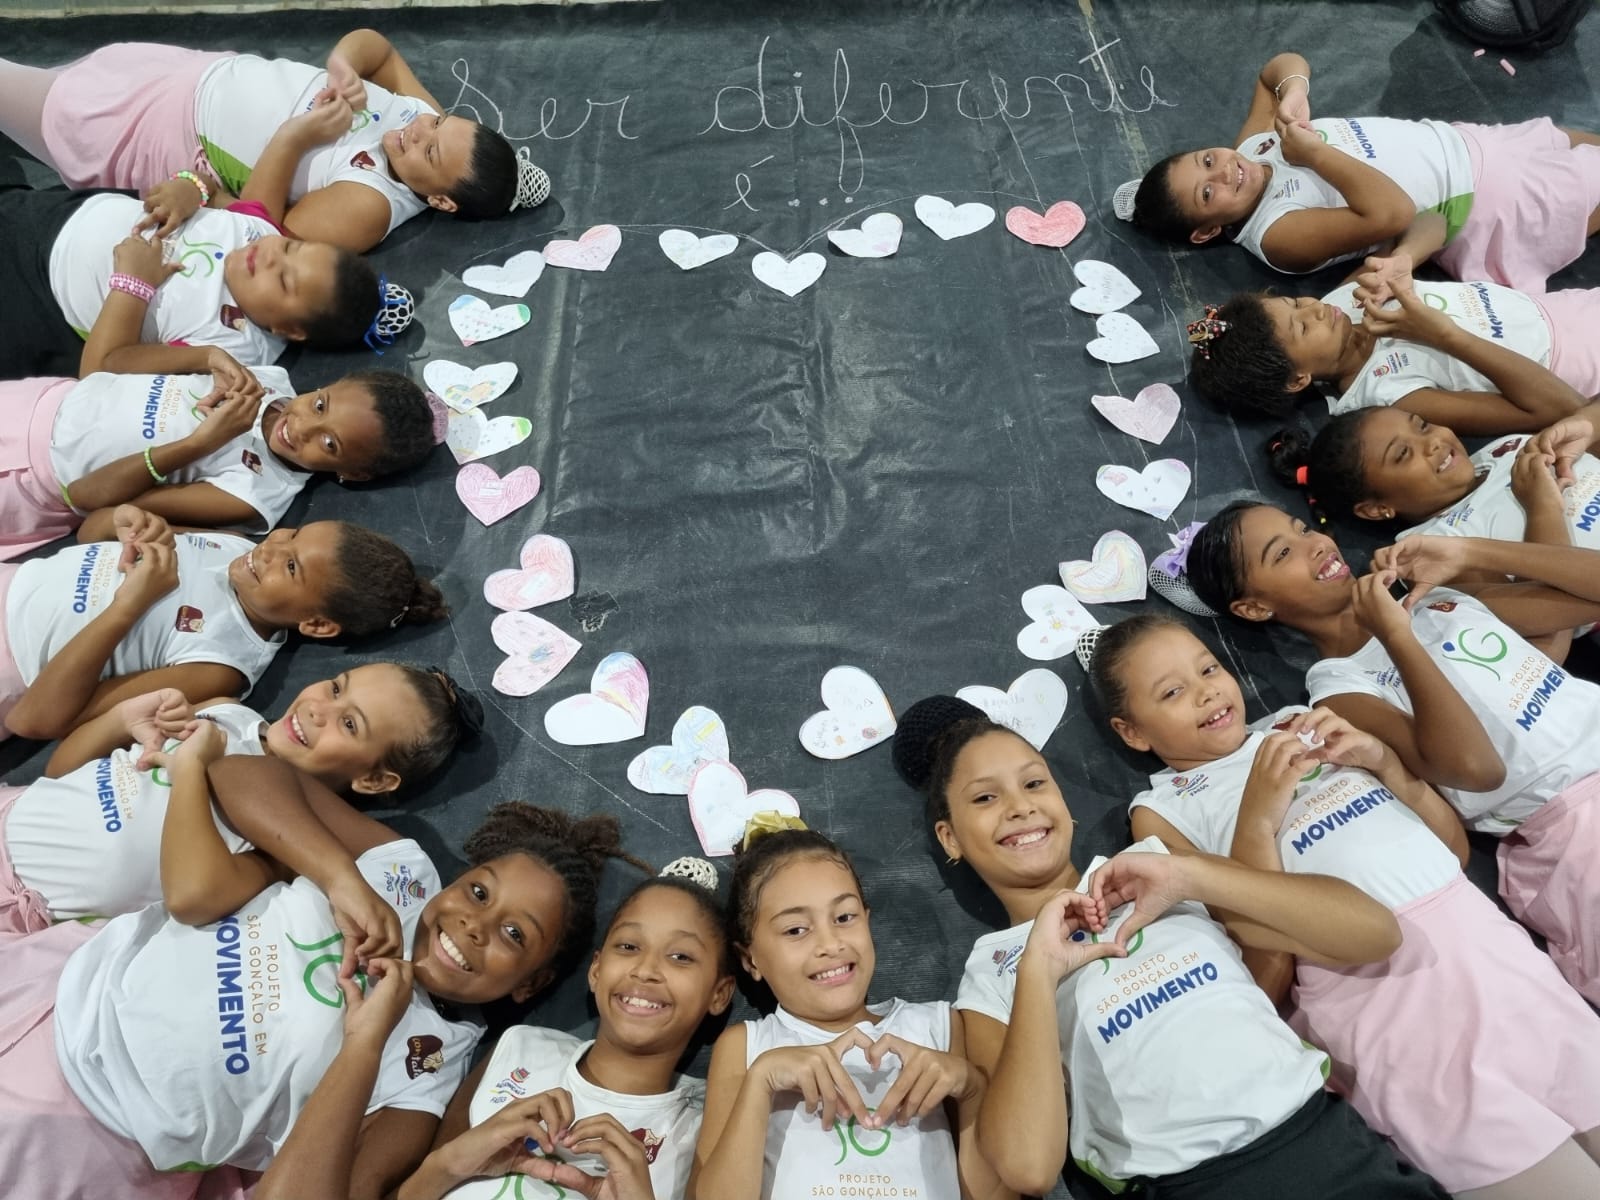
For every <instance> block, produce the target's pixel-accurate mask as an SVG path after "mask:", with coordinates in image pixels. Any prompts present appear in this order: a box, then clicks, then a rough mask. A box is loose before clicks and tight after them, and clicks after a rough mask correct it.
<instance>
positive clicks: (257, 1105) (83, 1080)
mask: <svg viewBox="0 0 1600 1200" xmlns="http://www.w3.org/2000/svg"><path fill="white" fill-rule="evenodd" d="M356 867H357V869H358V870H359V871H360V872H361V874H362V876H363V877H364V878H365V879H366V880H367V882H368V883H370V884H371V885H372V886H373V888H374V889H375V890H376V891H377V892H378V893H379V894H380V895H382V896H383V897H384V898H385V899H386V900H388V901H389V902H390V903H391V904H393V905H394V906H395V908H396V910H397V911H398V912H399V914H400V922H401V925H402V927H403V929H404V931H405V946H406V952H407V953H408V954H409V953H410V952H411V945H412V940H413V938H414V937H415V935H416V929H417V921H418V918H419V917H420V916H421V914H422V909H423V906H424V905H425V904H426V902H427V898H428V897H429V896H431V895H433V894H434V893H435V892H437V891H438V889H439V886H440V883H439V876H438V873H437V872H435V870H434V868H433V864H432V863H431V862H430V861H429V860H428V856H427V855H426V854H424V853H423V852H422V848H421V847H419V846H418V845H417V844H416V843H415V842H413V841H410V840H409V839H408V840H403V841H397V842H389V843H387V844H386V845H383V846H378V847H376V848H374V849H372V850H369V851H367V853H366V854H364V855H362V856H361V857H360V858H359V859H358V860H356ZM340 941H341V935H340V934H339V931H338V929H337V928H336V927H335V926H334V923H333V915H332V911H331V910H330V909H329V907H328V899H327V897H326V896H324V895H323V894H322V892H320V891H319V890H318V889H317V887H316V885H315V884H313V883H312V882H311V881H310V880H309V879H307V878H305V877H304V876H301V877H300V878H298V879H296V880H295V881H294V882H293V883H275V884H273V885H272V886H270V887H268V888H267V889H266V890H265V891H263V892H262V893H261V894H260V895H258V896H256V897H255V898H254V899H252V900H251V901H250V902H249V903H248V904H246V905H245V906H244V907H242V908H241V909H240V910H239V911H238V912H237V913H235V914H234V915H233V916H230V917H226V918H224V919H223V920H221V921H216V922H213V923H212V924H210V925H200V926H191V925H184V924H181V923H180V922H178V921H174V920H172V919H171V918H170V917H168V916H167V914H166V912H165V910H164V909H162V908H161V906H160V905H152V906H150V907H149V908H146V909H143V910H141V911H139V912H136V913H129V914H128V915H126V916H121V917H116V918H114V919H113V920H111V921H109V922H107V923H106V926H105V928H104V929H102V930H101V931H100V932H99V933H97V934H95V936H94V937H93V938H91V939H90V940H89V941H87V942H85V943H84V944H83V945H82V946H81V947H79V948H78V949H77V950H76V951H75V952H74V953H73V955H72V957H71V958H70V959H68V960H67V965H66V969H65V970H64V971H63V972H62V974H61V982H60V984H59V986H58V989H57V992H56V1011H55V1036H56V1058H57V1060H58V1061H59V1062H60V1064H61V1071H62V1074H63V1075H64V1076H65V1077H66V1080H67V1083H68V1084H69V1085H70V1086H71V1088H72V1090H73V1092H74V1094H75V1095H76V1096H77V1097H78V1099H79V1100H81V1101H82V1102H83V1105H84V1107H85V1108H87V1109H88V1110H89V1111H90V1112H91V1113H92V1114H93V1115H94V1117H95V1119H96V1120H98V1121H99V1122H100V1123H101V1124H102V1125H104V1126H105V1127H106V1128H107V1129H109V1130H111V1131H112V1132H113V1133H117V1134H119V1135H121V1136H122V1137H126V1138H131V1139H132V1140H134V1141H136V1142H138V1143H139V1145H140V1146H141V1147H142V1148H143V1149H144V1152H145V1154H146V1155H148V1156H149V1159H150V1161H151V1163H153V1164H154V1165H155V1167H156V1169H157V1170H162V1171H168V1170H173V1169H176V1168H180V1167H191V1168H192V1167H194V1166H217V1165H220V1164H222V1163H232V1164H233V1165H235V1166H239V1167H244V1168H246V1169H248V1170H253V1171H260V1170H264V1169H265V1168H266V1167H267V1165H268V1164H269V1163H270V1162H271V1161H272V1156H273V1155H274V1154H275V1153H276V1152H277V1151H278V1149H279V1147H281V1146H282V1145H283V1141H284V1139H285V1138H286V1137H288V1135H289V1129H290V1127H291V1126H293V1124H294V1121H295V1118H296V1117H297V1116H298V1115H299V1113H300V1110H301V1109H302V1108H304V1107H305V1103H306V1100H307V1098H309V1097H310V1095H311V1092H312V1089H314V1088H315V1087H316V1085H317V1083H318V1081H319V1080H320V1079H321V1078H322V1075H323V1073H324V1072H325V1071H326V1070H327V1069H328V1065H329V1064H330V1063H331V1062H332V1061H333V1058H334V1055H335V1054H336V1053H338V1050H339V1046H340V1043H341V1041H342V1039H343V1033H342V1022H343V1013H342V1012H341V1009H342V1007H343V1004H344V997H343V995H342V994H341V993H340V991H339V988H338V984H337V978H336V977H337V975H338V971H339V955H340V946H339V943H340ZM481 1033H482V1029H481V1027H480V1026H479V1025H478V1024H477V1023H476V1022H474V1021H447V1020H445V1018H444V1017H443V1016H441V1015H440V1014H439V1012H438V1010H437V1009H436V1008H434V1006H433V1002H432V1001H431V1000H430V999H429V998H428V995H427V993H426V992H423V991H422V990H421V989H420V988H419V989H417V990H416V991H415V992H413V994H412V997H411V1005H410V1007H409V1008H408V1009H407V1010H406V1012H405V1014H404V1015H403V1016H402V1017H401V1018H400V1023H399V1024H398V1025H396V1026H395V1030H394V1033H392V1034H391V1035H390V1037H389V1041H388V1042H387V1043H386V1044H385V1046H384V1048H383V1059H382V1062H381V1063H380V1065H379V1068H378V1081H377V1084H376V1086H375V1087H374V1088H373V1091H372V1099H371V1102H370V1103H369V1104H368V1106H367V1111H368V1112H369V1113H370V1112H374V1111H376V1110H378V1109H380V1108H405V1109H413V1110H416V1111H419V1112H428V1113H432V1114H433V1115H435V1116H442V1115H443V1113H444V1110H445V1106H446V1105H447V1104H448V1103H449V1101H450V1097H451V1095H452V1094H453V1093H454V1092H455V1089H456V1087H457V1085H458V1084H459V1083H460V1082H461V1080H462V1079H463V1078H465V1076H466V1073H467V1067H468V1066H469V1064H470V1062H471V1059H472V1049H473V1046H474V1045H475V1044H476V1043H477V1040H478V1037H479V1036H480V1035H481Z"/></svg>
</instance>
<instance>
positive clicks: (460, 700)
mask: <svg viewBox="0 0 1600 1200" xmlns="http://www.w3.org/2000/svg"><path fill="white" fill-rule="evenodd" d="M404 615H405V614H404V613H401V616H404ZM427 671H428V674H429V675H432V676H433V677H434V678H435V679H437V680H438V681H439V683H440V684H441V685H442V686H443V687H444V694H445V699H447V700H448V701H450V707H451V709H453V710H454V712H455V714H456V720H457V721H458V722H459V723H460V725H461V728H462V730H463V731H464V732H466V733H468V734H470V735H471V736H472V737H477V736H478V735H479V734H480V733H482V732H483V705H482V704H481V703H479V701H478V698H477V697H476V696H474V695H473V694H472V693H471V692H469V691H466V690H465V689H464V688H462V686H461V685H460V684H459V683H457V682H456V681H455V679H454V678H452V677H451V675H450V672H448V671H446V670H444V669H443V668H442V667H428V668H427Z"/></svg>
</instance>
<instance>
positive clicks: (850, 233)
mask: <svg viewBox="0 0 1600 1200" xmlns="http://www.w3.org/2000/svg"><path fill="white" fill-rule="evenodd" d="M904 231H905V222H904V221H902V220H901V219H900V218H899V217H897V216H895V215H894V214H893V213H892V212H877V213H873V214H872V215H871V216H870V217H868V218H867V219H866V220H865V221H863V222H861V228H859V229H835V230H833V231H832V232H831V233H829V234H828V240H829V241H830V242H832V243H833V244H834V245H835V246H837V247H838V248H839V249H840V250H842V251H843V252H844V253H846V254H848V255H849V256H850V257H851V258H888V257H889V256H890V255H891V254H893V253H894V252H895V251H896V250H898V249H900V235H901V234H902V233H903V232H904Z"/></svg>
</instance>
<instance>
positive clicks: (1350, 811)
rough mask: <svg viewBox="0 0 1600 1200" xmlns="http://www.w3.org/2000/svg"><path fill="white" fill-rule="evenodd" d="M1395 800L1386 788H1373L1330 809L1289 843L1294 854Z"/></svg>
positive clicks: (1300, 852) (1305, 849) (1303, 851)
mask: <svg viewBox="0 0 1600 1200" xmlns="http://www.w3.org/2000/svg"><path fill="white" fill-rule="evenodd" d="M1394 798H1395V794H1394V793H1393V792H1391V791H1390V790H1389V789H1388V788H1386V787H1382V786H1379V787H1375V788H1373V789H1372V790H1371V791H1368V792H1364V793H1363V794H1362V795H1359V796H1357V797H1356V798H1355V799H1354V800H1351V801H1350V803H1348V804H1343V805H1340V806H1339V807H1338V808H1335V809H1331V810H1329V811H1328V812H1326V813H1324V814H1323V815H1321V816H1319V817H1317V818H1316V819H1315V820H1313V821H1311V822H1310V823H1309V824H1307V825H1306V826H1305V827H1304V828H1303V829H1302V830H1301V831H1300V832H1299V833H1298V834H1297V835H1296V836H1295V837H1294V838H1293V839H1292V840H1291V841H1290V843H1289V844H1290V845H1291V846H1292V847H1293V848H1294V852H1295V853H1296V854H1297V855H1299V854H1304V853H1305V852H1306V851H1307V850H1309V849H1311V847H1312V846H1313V845H1315V844H1316V843H1317V842H1320V841H1321V840H1322V839H1323V838H1325V837H1327V836H1328V834H1330V833H1332V832H1333V831H1334V830H1336V829H1341V828H1343V827H1344V826H1345V825H1347V824H1348V823H1349V822H1351V821H1354V820H1355V819H1356V818H1357V817H1364V816H1366V814H1367V813H1369V812H1371V811H1372V810H1373V809H1375V808H1380V807H1382V806H1383V805H1385V804H1387V803H1389V801H1391V800H1393V799H1394Z"/></svg>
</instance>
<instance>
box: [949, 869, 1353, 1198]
mask: <svg viewBox="0 0 1600 1200" xmlns="http://www.w3.org/2000/svg"><path fill="white" fill-rule="evenodd" d="M1130 849H1131V850H1134V851H1143V852H1149V853H1156V854H1165V853H1166V848H1165V847H1164V846H1163V845H1162V844H1161V842H1160V841H1159V840H1158V839H1156V838H1145V839H1144V841H1142V842H1136V843H1135V844H1134V845H1133V846H1132V847H1130ZM1125 853H1126V851H1125ZM1105 861H1106V859H1104V858H1096V859H1095V860H1094V861H1093V862H1092V863H1090V864H1089V870H1088V871H1087V872H1086V873H1085V874H1084V877H1083V881H1082V882H1081V883H1080V884H1079V888H1078V890H1079V891H1083V890H1086V888H1087V887H1088V881H1089V878H1090V876H1092V875H1093V874H1094V872H1095V871H1097V870H1099V868H1100V866H1101V864H1103V863H1104V862H1105ZM1132 907H1133V906H1132V905H1131V904H1125V905H1123V906H1122V907H1120V908H1118V909H1116V910H1115V911H1113V912H1112V914H1111V920H1110V921H1109V923H1108V925H1107V930H1106V933H1104V934H1101V935H1099V936H1101V937H1114V936H1115V935H1116V931H1117V928H1118V927H1119V926H1120V925H1121V924H1122V922H1123V921H1124V920H1125V919H1126V918H1127V916H1128V914H1129V913H1130V912H1131V911H1132ZM1032 928H1033V922H1032V921H1028V922H1025V923H1024V924H1021V925H1015V926H1013V927H1012V928H1010V929H1004V930H1001V931H1000V932H998V933H990V934H986V935H984V936H983V937H981V938H979V939H978V940H977V941H976V942H975V943H973V947H972V954H971V955H970V956H968V958H967V967H966V972H965V973H964V974H963V975H962V977H961V987H960V990H959V991H958V993H957V995H956V1007H957V1008H961V1009H967V1010H970V1011H972V1012H975V1013H980V1014H982V1015H983V1016H986V1017H989V1018H991V1019H993V1020H996V1021H999V1022H1000V1023H1001V1024H1005V1025H1009V1024H1010V1023H1011V1003H1012V996H1013V994H1014V993H1015V992H1016V987H1017V961H1018V960H1019V959H1020V958H1021V957H1022V950H1023V947H1024V946H1026V945H1027V941H1028V932H1029V931H1030V930H1031V929H1032ZM1090 936H1091V937H1093V936H1095V935H1090ZM1128 949H1129V952H1128V957H1127V958H1121V959H1101V960H1099V961H1097V962H1092V963H1089V964H1088V965H1087V966H1085V967H1084V968H1083V969H1082V970H1080V971H1076V972H1074V973H1073V974H1072V975H1069V976H1068V977H1067V978H1066V979H1064V980H1062V982H1061V986H1060V987H1059V988H1057V989H1056V1017H1057V1021H1058V1023H1059V1025H1060V1030H1061V1065H1062V1067H1063V1069H1064V1070H1065V1072H1066V1077H1067V1089H1068V1093H1069V1097H1068V1098H1069V1101H1070V1104H1071V1118H1070V1121H1069V1123H1068V1127H1069V1131H1070V1133H1069V1136H1070V1146H1071V1154H1072V1157H1073V1159H1074V1160H1075V1161H1076V1162H1077V1163H1078V1165H1079V1166H1080V1167H1082V1168H1083V1169H1084V1170H1085V1171H1086V1172H1087V1173H1088V1174H1090V1175H1094V1176H1096V1177H1098V1178H1101V1179H1104V1180H1119V1179H1133V1178H1135V1177H1140V1176H1149V1177H1152V1178H1160V1177H1162V1176H1166V1175H1175V1174H1178V1173H1179V1172H1181V1171H1187V1170H1189V1169H1190V1168H1191V1167H1196V1166H1199V1165H1200V1164H1201V1163H1204V1162H1209V1161H1210V1160H1212V1159H1214V1158H1217V1157H1218V1156H1220V1155H1223V1154H1228V1153H1230V1152H1232V1151H1234V1150H1238V1149H1241V1148H1243V1147H1245V1146H1248V1145H1249V1144H1250V1143H1251V1142H1254V1141H1255V1140H1256V1139H1257V1138H1259V1137H1261V1136H1262V1135H1263V1134H1265V1133H1268V1132H1270V1131H1271V1130H1273V1129H1275V1128H1277V1127H1278V1126H1279V1125H1281V1124H1283V1122H1284V1121H1286V1120H1288V1119H1289V1118H1290V1117H1291V1116H1293V1115H1294V1114H1295V1113H1296V1112H1297V1111H1299V1109H1300V1108H1301V1107H1302V1106H1304V1104H1305V1102H1306V1101H1307V1100H1309V1099H1310V1098H1311V1097H1312V1096H1314V1095H1315V1094H1316V1093H1317V1092H1319V1091H1320V1090H1322V1086H1323V1080H1324V1079H1325V1078H1326V1076H1327V1073H1328V1065H1329V1064H1328V1059H1327V1057H1326V1056H1325V1055H1324V1054H1322V1053H1321V1052H1320V1051H1317V1050H1314V1049H1312V1048H1311V1047H1309V1046H1307V1045H1306V1044H1305V1043H1304V1042H1302V1041H1301V1040H1300V1039H1299V1038H1298V1037H1296V1036H1295V1034H1294V1031H1293V1030H1291V1029H1290V1028H1289V1027H1288V1026H1287V1025H1285V1024H1284V1023H1283V1021H1282V1020H1280V1019H1279V1017H1278V1014H1277V1013H1276V1012H1275V1011H1273V1007H1272V1002H1271V1001H1270V1000H1268V999H1267V996H1266V993H1265V992H1263V991H1262V990H1261V989H1260V988H1259V987H1257V986H1256V981H1255V980H1254V979H1253V978H1251V976H1250V972H1249V971H1248V970H1247V969H1246V968H1245V965H1244V960H1243V959H1242V958H1241V957H1240V956H1239V950H1238V947H1236V946H1235V945H1234V944H1233V941H1232V939H1230V938H1229V937H1228V935H1227V932H1226V931H1225V930H1224V929H1223V928H1222V926H1220V925H1218V924H1217V923H1216V922H1215V921H1213V920H1212V919H1211V917H1210V915H1209V914H1207V912H1206V910H1205V906H1204V905H1201V904H1198V903H1195V902H1194V901H1190V900H1186V901H1184V902H1182V903H1181V904H1177V905H1175V906H1173V907H1172V908H1171V909H1170V910H1168V911H1167V912H1166V913H1165V914H1164V915H1162V916H1161V917H1160V918H1159V919H1158V920H1155V921H1152V922H1151V923H1150V924H1149V925H1147V926H1145V927H1144V928H1143V929H1142V930H1140V931H1139V932H1138V933H1136V934H1135V935H1134V936H1133V937H1132V938H1131V939H1130V941H1129V948H1128Z"/></svg>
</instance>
